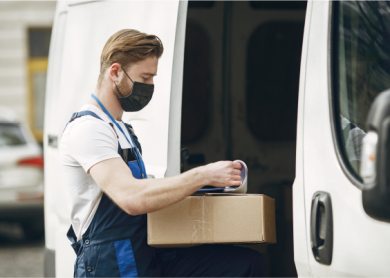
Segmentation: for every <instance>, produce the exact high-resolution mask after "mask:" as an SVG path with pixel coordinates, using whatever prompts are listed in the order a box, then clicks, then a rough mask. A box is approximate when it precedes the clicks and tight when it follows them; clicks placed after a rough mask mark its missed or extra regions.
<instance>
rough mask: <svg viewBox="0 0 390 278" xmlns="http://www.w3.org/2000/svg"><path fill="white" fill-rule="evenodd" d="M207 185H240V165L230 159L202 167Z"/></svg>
mask: <svg viewBox="0 0 390 278" xmlns="http://www.w3.org/2000/svg"><path fill="white" fill-rule="evenodd" d="M202 168H203V169H202V174H203V171H204V177H205V178H206V183H207V185H212V186H215V187H227V186H240V185H241V184H242V183H241V176H240V174H241V169H242V165H241V164H240V163H238V162H232V161H218V162H215V163H211V164H208V165H206V166H203V167H202Z"/></svg>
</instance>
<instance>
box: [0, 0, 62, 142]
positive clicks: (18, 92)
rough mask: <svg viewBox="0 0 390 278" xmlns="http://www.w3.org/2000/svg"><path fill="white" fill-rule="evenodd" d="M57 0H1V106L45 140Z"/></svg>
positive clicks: (39, 138) (40, 140)
mask: <svg viewBox="0 0 390 278" xmlns="http://www.w3.org/2000/svg"><path fill="white" fill-rule="evenodd" d="M55 7H56V2H55V1H0V105H2V106H7V107H9V108H12V109H13V110H15V111H16V113H17V115H18V117H19V119H20V120H21V121H25V122H26V123H28V124H29V126H30V128H31V130H32V132H33V134H34V136H35V138H36V139H37V140H38V141H39V142H42V141H43V117H44V101H45V86H46V71H47V61H48V54H49V44H50V35H51V28H52V24H53V18H54V11H55Z"/></svg>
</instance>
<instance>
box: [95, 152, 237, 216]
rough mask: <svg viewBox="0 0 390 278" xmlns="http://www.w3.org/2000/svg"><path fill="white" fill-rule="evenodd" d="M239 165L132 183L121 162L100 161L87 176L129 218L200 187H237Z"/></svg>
mask: <svg viewBox="0 0 390 278" xmlns="http://www.w3.org/2000/svg"><path fill="white" fill-rule="evenodd" d="M241 167H242V166H241V164H240V163H237V162H231V161H219V162H216V163H211V164H208V165H206V166H202V167H198V168H195V169H192V170H190V171H187V172H185V173H183V174H180V175H178V176H175V177H170V178H164V179H142V180H138V179H135V178H134V177H133V175H132V173H131V171H130V169H129V167H128V166H127V165H126V164H125V163H124V162H123V160H122V159H121V158H112V159H108V160H105V161H102V162H100V163H98V164H96V165H94V166H92V167H91V169H90V173H91V175H92V177H93V179H94V180H95V181H96V183H97V184H98V185H99V186H100V187H101V188H102V189H103V191H104V192H105V193H106V194H107V195H108V196H109V197H110V198H111V199H112V200H113V201H114V202H115V203H116V204H117V205H118V206H119V207H120V208H121V209H123V210H124V211H126V212H127V213H128V214H131V215H138V214H144V213H148V212H153V211H156V210H159V209H162V208H165V207H167V206H169V205H172V204H174V203H177V202H179V201H181V200H183V199H184V198H185V197H186V196H189V195H191V194H192V193H194V192H195V191H196V190H198V189H199V188H201V187H203V186H204V185H213V186H216V187H226V186H239V185H241V177H240V173H241V171H240V169H241Z"/></svg>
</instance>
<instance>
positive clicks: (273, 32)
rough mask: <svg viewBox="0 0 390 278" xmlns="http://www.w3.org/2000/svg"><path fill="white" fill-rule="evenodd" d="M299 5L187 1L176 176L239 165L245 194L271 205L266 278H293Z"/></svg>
mask: <svg viewBox="0 0 390 278" xmlns="http://www.w3.org/2000/svg"><path fill="white" fill-rule="evenodd" d="M306 4H307V3H306V2H305V1H258V2H256V1H235V2H231V1H226V2H225V1H224V2H222V1H190V2H189V4H188V15H187V24H186V40H185V58H184V79H183V80H184V81H183V104H182V126H181V147H182V148H188V149H189V157H188V159H187V160H186V161H185V162H184V163H183V166H182V171H186V170H189V169H191V168H194V167H197V166H200V165H204V164H207V163H211V162H215V161H218V160H235V159H240V160H243V161H244V162H245V163H246V164H247V166H248V168H249V173H248V193H258V194H265V195H268V196H270V197H272V198H274V199H275V206H276V230H277V242H278V243H277V244H273V245H253V246H247V247H250V248H253V249H256V250H258V251H259V252H260V253H261V254H262V255H263V257H264V259H265V261H266V265H267V276H273V277H283V276H284V277H286V276H287V277H296V276H297V272H296V269H295V265H294V254H293V226H292V225H293V223H292V185H293V182H294V178H295V151H296V150H295V149H296V123H297V106H298V87H299V86H298V84H299V69H300V60H301V49H302V40H303V29H304V20H305V13H306Z"/></svg>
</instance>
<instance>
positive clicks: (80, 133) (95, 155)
mask: <svg viewBox="0 0 390 278" xmlns="http://www.w3.org/2000/svg"><path fill="white" fill-rule="evenodd" d="M117 140H118V139H117V138H116V136H115V133H114V132H113V130H112V128H111V127H110V126H109V125H108V124H106V123H105V122H103V121H101V120H98V119H85V120H84V119H83V120H82V121H79V122H75V123H74V124H73V125H72V127H71V130H70V131H69V135H68V139H67V142H68V144H67V148H68V149H67V151H68V155H69V156H71V157H72V158H73V159H74V160H75V161H77V162H78V163H79V164H80V165H81V166H82V167H83V169H84V171H85V172H87V173H88V171H89V170H90V168H91V167H92V166H93V165H95V164H97V163H99V162H101V161H103V160H107V159H110V158H116V157H120V155H119V154H118V141H117Z"/></svg>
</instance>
